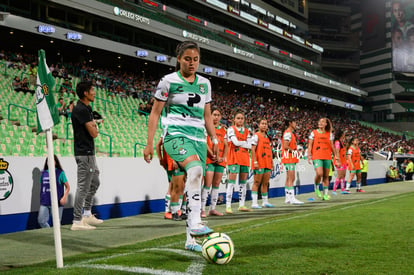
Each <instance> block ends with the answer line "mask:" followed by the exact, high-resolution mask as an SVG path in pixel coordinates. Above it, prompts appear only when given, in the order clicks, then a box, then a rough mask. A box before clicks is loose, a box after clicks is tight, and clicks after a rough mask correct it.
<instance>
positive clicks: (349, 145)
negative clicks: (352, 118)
mask: <svg viewBox="0 0 414 275" xmlns="http://www.w3.org/2000/svg"><path fill="white" fill-rule="evenodd" d="M356 139H358V138H357V137H351V138H350V139H349V143H348V146H347V147H346V148H347V149H349V147H351V145H352V143H353V142H354V140H356Z"/></svg>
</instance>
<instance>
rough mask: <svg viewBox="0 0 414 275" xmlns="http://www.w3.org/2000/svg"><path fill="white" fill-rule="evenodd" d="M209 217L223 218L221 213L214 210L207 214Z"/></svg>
mask: <svg viewBox="0 0 414 275" xmlns="http://www.w3.org/2000/svg"><path fill="white" fill-rule="evenodd" d="M208 215H209V216H224V215H223V213H220V212H218V211H217V210H216V209H213V210H210V211H209V212H208Z"/></svg>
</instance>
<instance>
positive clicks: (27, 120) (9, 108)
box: [7, 103, 36, 126]
mask: <svg viewBox="0 0 414 275" xmlns="http://www.w3.org/2000/svg"><path fill="white" fill-rule="evenodd" d="M12 106H15V107H17V108H20V109H23V110H25V111H26V123H27V126H30V125H29V113H30V112H33V113H35V114H36V111H35V110H32V109H29V108H27V107H25V106H22V105H17V104H14V103H10V104H9V105H8V107H7V109H8V111H9V113H8V115H7V119H8V120H11V119H10V115H11V107H12Z"/></svg>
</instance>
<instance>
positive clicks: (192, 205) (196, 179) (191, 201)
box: [186, 166, 203, 228]
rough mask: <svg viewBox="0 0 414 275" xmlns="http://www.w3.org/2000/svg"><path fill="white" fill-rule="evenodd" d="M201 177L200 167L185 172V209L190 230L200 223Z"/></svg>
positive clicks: (201, 169) (201, 170)
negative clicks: (186, 201)
mask: <svg viewBox="0 0 414 275" xmlns="http://www.w3.org/2000/svg"><path fill="white" fill-rule="evenodd" d="M202 177H203V168H202V167H201V166H193V167H191V168H190V169H188V170H187V182H186V190H187V196H186V197H187V200H188V203H187V208H188V219H187V224H188V226H189V227H190V228H194V227H195V226H196V225H197V224H199V223H201V217H200V212H201V198H200V193H201V180H202Z"/></svg>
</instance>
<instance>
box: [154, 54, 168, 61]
mask: <svg viewBox="0 0 414 275" xmlns="http://www.w3.org/2000/svg"><path fill="white" fill-rule="evenodd" d="M155 61H158V62H165V61H167V57H166V56H165V55H156V56H155Z"/></svg>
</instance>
